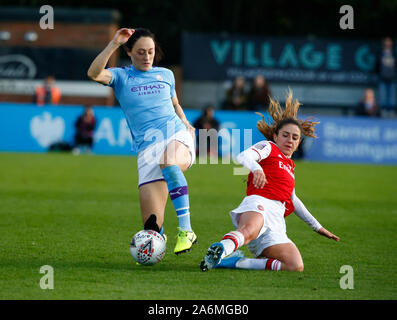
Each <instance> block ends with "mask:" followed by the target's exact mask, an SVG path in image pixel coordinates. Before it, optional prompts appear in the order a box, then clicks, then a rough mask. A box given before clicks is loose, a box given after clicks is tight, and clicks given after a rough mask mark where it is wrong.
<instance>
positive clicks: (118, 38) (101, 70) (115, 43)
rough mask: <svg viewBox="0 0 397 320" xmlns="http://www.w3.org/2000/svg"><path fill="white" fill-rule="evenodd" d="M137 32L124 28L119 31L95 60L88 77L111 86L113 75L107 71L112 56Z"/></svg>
mask: <svg viewBox="0 0 397 320" xmlns="http://www.w3.org/2000/svg"><path fill="white" fill-rule="evenodd" d="M134 32H135V30H134V29H128V28H122V29H119V30H117V32H116V34H115V36H114V37H113V39H112V40H111V41H110V42H109V44H108V45H107V46H106V48H105V49H103V50H102V52H101V53H100V54H99V55H98V56H97V57H96V58H95V59H94V61H93V62H92V63H91V66H90V67H89V69H88V71H87V76H88V77H89V78H90V79H92V80H94V81H96V82H99V83H102V84H109V83H110V81H111V80H112V74H111V72H110V71H109V70H106V69H105V67H106V64H107V63H108V61H109V58H110V57H111V55H112V54H113V53H114V52H115V51H116V50H117V49H118V48H119V47H120V46H121V45H123V44H124V43H126V42H127V41H128V39H129V38H130V37H131V36H132V34H133V33H134Z"/></svg>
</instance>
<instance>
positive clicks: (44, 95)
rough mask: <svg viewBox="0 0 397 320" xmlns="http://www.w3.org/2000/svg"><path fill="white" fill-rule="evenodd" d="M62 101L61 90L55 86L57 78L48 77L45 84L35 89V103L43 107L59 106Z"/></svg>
mask: <svg viewBox="0 0 397 320" xmlns="http://www.w3.org/2000/svg"><path fill="white" fill-rule="evenodd" d="M60 100H61V90H60V89H59V88H58V87H57V86H55V77H54V76H48V77H46V78H45V79H44V84H43V85H41V86H38V87H37V88H36V89H35V95H34V102H35V103H36V104H37V105H39V106H43V105H45V104H59V101H60Z"/></svg>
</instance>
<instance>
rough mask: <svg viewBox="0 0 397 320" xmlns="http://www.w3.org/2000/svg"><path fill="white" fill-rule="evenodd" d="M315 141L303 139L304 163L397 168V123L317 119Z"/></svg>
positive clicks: (329, 118) (339, 118) (384, 120)
mask: <svg viewBox="0 0 397 320" xmlns="http://www.w3.org/2000/svg"><path fill="white" fill-rule="evenodd" d="M317 119H318V120H319V121H320V124H319V125H317V126H316V134H317V136H318V138H317V139H311V138H308V139H306V144H305V149H306V152H305V159H307V160H312V161H328V162H355V163H382V164H397V120H393V119H374V118H365V117H355V118H344V117H324V116H323V117H317Z"/></svg>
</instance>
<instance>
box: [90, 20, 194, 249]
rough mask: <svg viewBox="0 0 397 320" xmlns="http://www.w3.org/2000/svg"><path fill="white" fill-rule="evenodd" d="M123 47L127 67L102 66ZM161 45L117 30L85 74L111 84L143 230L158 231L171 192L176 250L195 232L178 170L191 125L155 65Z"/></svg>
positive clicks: (185, 161)
mask: <svg viewBox="0 0 397 320" xmlns="http://www.w3.org/2000/svg"><path fill="white" fill-rule="evenodd" d="M120 46H124V49H125V50H126V52H127V54H128V56H129V57H130V58H131V61H132V65H130V66H126V67H122V68H109V69H105V67H106V64H107V62H108V60H109V58H110V56H111V55H112V54H113V53H114V52H115V51H116V50H117V49H118V48H119V47H120ZM161 55H162V52H161V49H160V47H159V46H158V45H156V40H155V37H154V35H153V34H152V33H151V32H150V31H149V30H147V29H141V28H139V29H135V30H134V29H128V28H122V29H120V30H118V31H117V32H116V34H115V36H114V38H113V39H112V40H111V41H110V42H109V44H108V45H107V46H106V48H105V49H104V50H103V51H102V52H101V53H100V54H99V55H98V56H97V57H96V58H95V60H94V61H93V62H92V64H91V66H90V68H89V69H88V73H87V74H88V77H89V78H91V79H92V80H94V81H96V82H99V83H102V84H104V85H108V86H110V87H112V88H113V90H114V92H115V95H116V97H117V99H118V101H119V103H120V105H121V108H122V110H123V111H124V114H125V117H126V119H127V123H128V125H129V128H130V130H131V135H132V140H133V147H134V148H135V149H136V151H137V152H138V175H139V199H140V205H141V213H142V221H143V224H144V229H152V230H156V231H159V232H160V233H162V234H163V227H162V225H163V222H164V210H165V206H166V202H167V199H168V194H169V195H170V198H171V201H172V203H173V205H174V208H175V210H176V214H177V217H178V222H179V228H178V229H179V232H178V239H177V243H176V246H175V249H174V252H175V253H176V254H179V253H182V252H186V251H188V250H190V248H191V247H192V245H193V244H194V243H195V242H196V241H197V236H196V234H195V233H194V232H193V230H192V227H191V225H190V209H189V194H188V187H187V181H186V179H185V176H184V174H183V171H185V170H187V169H188V168H189V167H190V166H191V165H192V164H193V162H194V159H195V146H194V139H193V137H194V128H193V127H192V126H191V125H190V124H189V122H188V121H187V119H186V117H185V114H184V112H183V110H182V108H181V106H180V105H179V102H178V98H177V96H176V92H175V79H174V75H173V73H172V71H170V70H168V69H166V68H160V67H154V66H153V63H155V64H157V63H158V61H159V60H160V59H161Z"/></svg>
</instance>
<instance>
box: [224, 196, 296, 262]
mask: <svg viewBox="0 0 397 320" xmlns="http://www.w3.org/2000/svg"><path fill="white" fill-rule="evenodd" d="M247 211H255V212H258V213H260V214H261V215H262V217H263V225H262V228H261V230H260V231H259V234H258V237H257V238H256V239H255V240H252V241H251V242H250V243H249V244H248V249H249V250H250V251H251V253H252V254H253V255H254V256H255V257H258V256H259V255H260V254H261V253H262V251H263V250H264V249H266V248H267V247H270V246H273V245H276V244H281V243H292V241H291V240H290V239H289V238H288V236H287V232H286V225H285V219H284V212H285V206H284V203H282V202H280V201H277V200H270V199H267V198H264V197H261V196H258V195H251V196H246V197H245V198H244V199H243V201H242V202H241V203H240V205H239V206H238V207H237V208H236V209H234V210H232V211H231V212H230V216H231V218H232V222H233V226H234V227H235V228H236V229H237V228H238V221H239V219H240V214H241V213H243V212H247Z"/></svg>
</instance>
